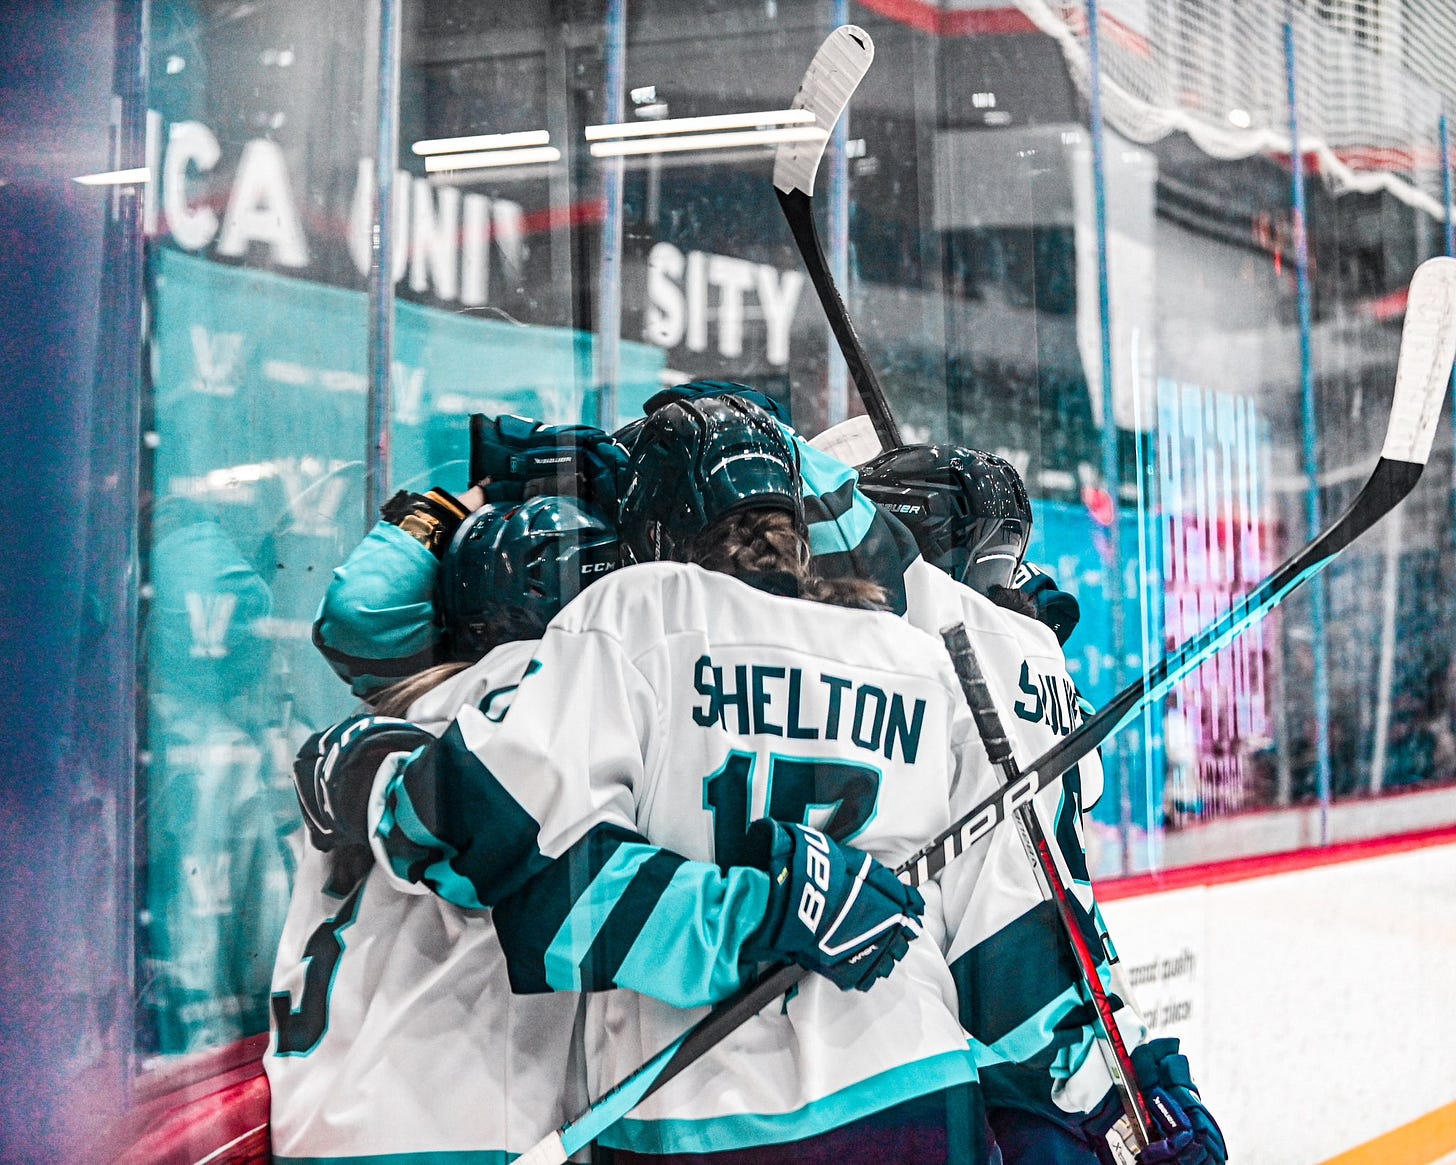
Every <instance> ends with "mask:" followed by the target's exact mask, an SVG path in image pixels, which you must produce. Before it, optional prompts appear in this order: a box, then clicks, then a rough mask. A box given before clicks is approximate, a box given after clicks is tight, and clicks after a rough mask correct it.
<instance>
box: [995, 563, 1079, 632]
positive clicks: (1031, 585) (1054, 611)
mask: <svg viewBox="0 0 1456 1165" xmlns="http://www.w3.org/2000/svg"><path fill="white" fill-rule="evenodd" d="M1011 581H1012V582H1013V583H1014V584H1015V585H1016V588H1017V590H1019V591H1020V592H1021V593H1022V594H1023V595H1025V596H1026V597H1027V598H1029V599H1030V600H1031V601H1032V602H1033V603H1035V604H1036V617H1037V619H1038V620H1039V621H1040V622H1042V623H1045V624H1046V625H1047V626H1048V627H1050V628H1051V629H1052V630H1053V631H1054V632H1056V636H1057V642H1058V643H1060V644H1061V645H1062V646H1063V647H1065V646H1066V645H1067V640H1068V639H1070V638H1071V637H1072V632H1073V631H1075V630H1076V629H1077V623H1078V622H1079V621H1080V620H1081V618H1082V608H1081V606H1080V605H1079V604H1078V602H1077V597H1076V596H1075V595H1069V594H1068V593H1067V592H1066V591H1063V590H1058V589H1057V584H1056V581H1055V580H1054V579H1053V578H1052V576H1051V575H1049V574H1047V572H1046V571H1044V570H1042V569H1041V568H1040V567H1038V566H1033V565H1032V564H1031V563H1029V562H1023V563H1022V564H1021V565H1020V566H1019V567H1017V568H1016V574H1015V576H1014V577H1013V578H1012V580H1011Z"/></svg>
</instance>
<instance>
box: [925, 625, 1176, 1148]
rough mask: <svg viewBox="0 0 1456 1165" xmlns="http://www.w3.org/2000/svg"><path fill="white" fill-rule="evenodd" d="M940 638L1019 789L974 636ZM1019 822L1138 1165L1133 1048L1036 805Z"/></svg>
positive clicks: (1118, 1134)
mask: <svg viewBox="0 0 1456 1165" xmlns="http://www.w3.org/2000/svg"><path fill="white" fill-rule="evenodd" d="M940 637H941V639H942V640H944V641H945V649H946V651H947V652H948V653H949V654H950V660H951V663H952V665H954V667H955V673H956V678H957V679H958V680H960V682H961V693H962V695H964V696H965V698H966V704H967V705H969V707H970V709H971V716H972V718H973V719H974V720H975V722H976V729H977V731H978V732H979V733H980V734H981V744H982V745H983V746H984V747H985V749H986V756H987V758H988V759H989V760H990V762H991V763H992V764H993V765H997V766H999V767H1000V769H1001V771H1002V772H1003V773H1005V774H1006V783H1007V784H1008V785H1014V784H1016V782H1017V781H1018V780H1020V778H1021V766H1020V765H1018V764H1017V763H1016V756H1015V754H1014V753H1013V752H1012V751H1011V741H1010V740H1009V739H1007V736H1006V729H1005V728H1004V727H1003V726H1002V724H1001V714H1000V713H999V712H997V711H996V704H995V702H994V701H993V700H992V699H991V691H990V689H989V688H988V687H987V686H986V676H985V673H984V672H983V671H982V670H981V661H980V660H979V659H977V658H976V649H975V648H974V647H972V646H971V639H970V636H969V635H967V634H966V625H965V624H964V623H957V624H955V625H954V626H952V627H946V628H943V629H942V630H941V633H940ZM1015 818H1016V832H1017V833H1018V834H1019V835H1020V836H1021V844H1022V846H1023V847H1024V848H1025V850H1026V856H1027V857H1028V858H1030V859H1031V864H1032V866H1033V867H1034V868H1035V869H1036V870H1038V871H1039V873H1040V875H1041V877H1040V879H1039V880H1040V882H1041V889H1042V892H1043V894H1044V895H1045V896H1046V898H1047V899H1048V900H1049V901H1050V902H1051V904H1052V906H1053V907H1054V908H1055V910H1056V913H1057V921H1058V922H1060V923H1061V926H1062V933H1063V934H1064V935H1065V937H1066V940H1067V946H1068V947H1069V948H1070V950H1071V953H1072V960H1073V962H1075V963H1076V964H1077V973H1078V975H1079V976H1080V978H1081V980H1082V986H1083V988H1084V989H1085V990H1086V992H1087V995H1088V996H1089V998H1090V1000H1091V1003H1092V1012H1093V1021H1092V1023H1093V1028H1094V1030H1095V1031H1096V1034H1097V1045H1098V1047H1099V1048H1101V1049H1102V1056H1103V1059H1104V1061H1105V1062H1106V1064H1107V1071H1108V1074H1109V1075H1110V1076H1111V1077H1112V1086H1113V1088H1114V1089H1115V1090H1116V1091H1117V1096H1118V1099H1119V1100H1120V1101H1121V1102H1122V1112H1123V1119H1122V1120H1120V1121H1118V1122H1117V1124H1115V1125H1114V1126H1113V1127H1112V1129H1110V1130H1109V1131H1108V1134H1107V1144H1108V1148H1109V1149H1110V1150H1111V1152H1112V1154H1113V1158H1114V1159H1115V1160H1116V1161H1118V1162H1119V1163H1120V1165H1137V1154H1138V1152H1139V1151H1140V1150H1142V1149H1144V1148H1146V1147H1147V1145H1148V1144H1149V1143H1150V1142H1151V1141H1152V1133H1151V1130H1152V1128H1153V1127H1154V1126H1153V1123H1152V1118H1151V1115H1150V1114H1149V1112H1148V1109H1147V1104H1146V1102H1145V1101H1144V1099H1143V1095H1142V1093H1141V1092H1140V1091H1138V1089H1137V1086H1136V1083H1135V1081H1136V1080H1137V1075H1136V1073H1135V1072H1134V1071H1133V1066H1132V1057H1131V1056H1129V1055H1128V1051H1127V1045H1126V1044H1125V1043H1124V1042H1123V1038H1122V1032H1121V1030H1120V1029H1119V1028H1118V1026H1117V1017H1116V1016H1115V1015H1114V1014H1113V1011H1112V1001H1111V1000H1110V999H1108V998H1107V989H1106V988H1105V987H1104V986H1103V985H1102V978H1101V976H1100V974H1099V973H1098V968H1097V959H1096V957H1095V956H1094V955H1093V954H1092V948H1091V947H1090V946H1089V945H1088V943H1087V936H1086V935H1085V934H1083V933H1082V926H1081V923H1080V922H1079V920H1078V919H1077V916H1076V914H1075V913H1074V912H1073V908H1072V896H1071V894H1070V893H1069V892H1068V890H1067V884H1066V882H1064V881H1063V880H1062V874H1061V871H1060V870H1058V869H1057V863H1056V859H1055V858H1054V857H1053V856H1052V848H1051V845H1050V843H1049V842H1048V841H1047V837H1046V831H1045V830H1044V829H1042V826H1041V819H1040V818H1039V817H1037V815H1036V808H1035V806H1034V805H1033V804H1032V803H1031V802H1025V803H1023V804H1021V805H1018V806H1017V808H1016V812H1015Z"/></svg>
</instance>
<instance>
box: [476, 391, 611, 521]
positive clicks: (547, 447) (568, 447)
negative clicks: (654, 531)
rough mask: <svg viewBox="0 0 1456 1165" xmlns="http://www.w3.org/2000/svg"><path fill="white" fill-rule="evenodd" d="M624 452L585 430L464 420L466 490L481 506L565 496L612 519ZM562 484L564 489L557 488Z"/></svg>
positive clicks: (513, 420) (521, 421) (506, 419)
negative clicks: (473, 490) (477, 493)
mask: <svg viewBox="0 0 1456 1165" xmlns="http://www.w3.org/2000/svg"><path fill="white" fill-rule="evenodd" d="M626 465H627V450H626V449H625V448H623V447H622V446H621V445H619V444H618V443H617V441H616V440H615V439H614V438H613V437H612V436H611V435H610V434H607V433H604V432H602V431H601V430H600V429H594V428H592V427H591V426H590V425H543V424H541V423H539V422H537V421H532V420H527V419H526V418H525V417H515V416H509V415H507V416H500V417H488V416H486V415H485V414H483V413H476V414H474V415H473V416H472V417H471V418H470V484H471V485H478V486H480V487H481V488H482V489H483V490H484V492H485V496H486V500H487V501H492V502H519V501H524V500H525V499H526V498H528V497H532V496H534V494H535V493H541V492H545V493H571V494H575V495H576V496H577V497H579V498H581V499H582V500H583V501H585V502H590V503H591V504H592V505H595V506H596V507H598V508H599V509H600V510H601V511H602V512H603V513H606V514H615V513H616V512H617V500H618V495H619V493H620V489H621V477H622V473H623V471H624V470H625V468H626ZM563 479H565V481H566V482H567V483H568V484H567V485H565V486H561V485H559V484H558V483H560V482H561V481H562V480H563Z"/></svg>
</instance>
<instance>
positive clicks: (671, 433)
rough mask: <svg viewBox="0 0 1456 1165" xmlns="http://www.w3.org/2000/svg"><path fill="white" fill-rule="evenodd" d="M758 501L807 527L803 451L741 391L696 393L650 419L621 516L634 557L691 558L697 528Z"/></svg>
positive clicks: (632, 462) (635, 452) (631, 466)
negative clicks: (801, 492) (801, 463)
mask: <svg viewBox="0 0 1456 1165" xmlns="http://www.w3.org/2000/svg"><path fill="white" fill-rule="evenodd" d="M751 507H770V508H775V509H780V510H785V511H787V512H788V513H789V514H791V515H792V516H793V519H794V522H795V524H796V525H797V526H798V527H799V529H800V530H802V529H803V528H804V505H803V502H802V500H801V499H800V496H799V455H798V452H797V450H795V448H794V446H793V443H792V442H791V441H790V440H789V438H788V437H787V436H785V435H784V431H783V430H782V429H780V428H779V426H778V425H777V424H776V423H775V422H774V421H773V419H772V418H771V417H770V416H769V415H768V414H767V413H766V412H764V411H763V410H762V409H761V408H759V407H758V406H757V405H754V404H751V403H750V402H748V401H746V400H743V399H741V398H740V397H736V396H720V397H697V398H686V399H683V400H676V401H672V402H671V403H669V404H665V405H663V406H662V407H661V408H659V409H657V410H655V411H654V412H653V413H652V415H651V416H649V417H648V418H647V420H646V422H645V423H644V424H643V426H642V429H641V431H640V432H639V433H638V435H637V439H636V441H635V442H634V444H633V446H632V456H631V458H630V459H629V460H628V462H627V485H626V487H625V488H624V489H623V491H622V510H621V513H620V515H619V516H618V521H617V527H618V529H619V530H620V531H621V534H622V546H623V548H624V550H625V552H626V556H627V557H629V558H630V559H631V560H632V561H635V562H656V561H659V560H662V559H669V560H673V561H677V562H683V561H686V560H687V558H688V556H689V554H690V553H691V543H692V540H693V539H694V538H695V537H696V536H697V535H699V534H701V533H702V532H703V531H704V530H706V529H707V528H708V527H709V526H711V525H712V524H713V523H714V522H716V521H718V519H720V518H723V517H725V516H726V515H728V514H731V513H734V512H736V511H738V510H743V509H748V508H751Z"/></svg>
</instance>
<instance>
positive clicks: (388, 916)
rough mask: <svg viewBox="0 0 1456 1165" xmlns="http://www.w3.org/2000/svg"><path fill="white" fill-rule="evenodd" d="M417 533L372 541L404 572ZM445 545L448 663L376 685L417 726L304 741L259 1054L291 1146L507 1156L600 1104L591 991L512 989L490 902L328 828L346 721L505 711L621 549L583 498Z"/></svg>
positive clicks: (348, 1155)
mask: <svg viewBox="0 0 1456 1165" xmlns="http://www.w3.org/2000/svg"><path fill="white" fill-rule="evenodd" d="M447 496H448V495H447ZM451 500H452V501H453V499H451ZM429 501H430V502H431V504H439V499H438V498H436V499H429ZM395 508H396V511H398V509H399V506H398V503H396V507H395ZM406 524H407V525H408V524H410V523H408V522H407V523H406ZM388 525H389V526H390V527H391V528H392V529H399V528H400V527H398V526H397V525H395V524H394V523H389V524H388ZM414 525H416V526H417V528H419V529H421V530H425V529H427V528H430V529H433V528H435V527H433V526H431V525H429V524H426V523H422V522H417V523H414ZM386 537H388V536H386ZM403 545H405V549H404V550H403V551H400V550H399V549H398V547H396V546H393V545H392V544H391V543H390V542H389V541H386V540H384V539H382V538H381V539H376V540H375V542H374V543H373V544H371V545H370V546H369V550H368V554H369V556H370V558H373V559H375V560H379V559H382V560H383V561H384V562H385V563H386V564H390V565H394V566H401V569H402V570H408V568H409V566H410V564H411V563H412V562H414V561H415V560H414V558H413V557H412V556H411V554H410V552H409V549H408V546H411V545H420V544H419V543H416V542H414V541H412V540H409V541H407V543H405V544H403ZM442 556H443V562H442V563H441V564H440V569H439V572H438V573H439V576H440V577H439V580H438V591H439V602H438V607H439V609H440V612H441V615H442V618H441V632H442V635H443V639H442V641H441V643H440V645H439V649H438V651H437V650H435V649H434V648H433V647H432V650H431V657H432V658H434V657H435V656H437V655H438V656H440V657H444V658H447V659H448V660H449V662H446V663H443V664H441V665H439V666H436V667H432V668H429V669H427V670H425V671H423V672H421V673H419V674H417V675H415V676H414V677H412V678H410V679H407V680H405V681H403V682H401V683H399V684H396V685H394V686H393V687H391V688H389V689H387V690H386V691H384V692H382V693H375V698H376V702H377V703H376V709H377V711H379V712H381V713H384V714H385V716H386V717H387V716H406V715H407V716H409V717H410V718H411V720H412V721H413V722H414V723H413V724H407V723H405V722H404V721H401V720H390V719H387V718H382V717H381V718H374V717H362V718H354V719H351V720H349V721H346V722H345V724H344V725H343V726H342V727H341V729H337V730H334V731H332V732H330V733H326V734H322V735H321V736H316V737H314V738H313V740H311V741H310V742H309V745H308V746H306V747H305V750H304V753H303V754H302V755H301V756H300V761H299V766H298V772H297V775H298V776H299V777H300V778H301V782H300V784H299V791H300V801H301V803H302V805H303V806H304V808H305V819H306V821H307V823H308V824H309V831H308V832H309V844H306V845H305V846H304V853H303V856H302V860H301V862H300V868H299V872H298V876H297V879H296V881H295V886H294V892H293V898H292V902H291V905H290V907H289V913H288V920H287V925H286V927H285V929H284V933H283V939H282V942H281V944H280V948H279V953H278V958H277V962H276V966H275V968H274V976H273V996H272V1018H273V1025H272V1027H273V1039H272V1041H271V1043H270V1046H269V1049H268V1053H267V1055H266V1056H265V1057H264V1067H265V1069H266V1070H267V1073H268V1077H269V1082H270V1085H271V1092H272V1120H271V1125H272V1144H273V1151H274V1153H275V1154H276V1155H277V1158H278V1159H279V1160H288V1161H299V1162H323V1161H328V1162H336V1161H347V1160H356V1159H365V1158H368V1159H370V1160H379V1157H378V1156H377V1155H378V1154H401V1155H407V1156H408V1157H409V1159H410V1160H425V1159H430V1160H434V1159H436V1158H435V1157H434V1156H432V1155H433V1154H461V1155H469V1156H470V1158H471V1159H475V1158H476V1157H480V1158H481V1159H484V1157H485V1155H492V1156H491V1159H493V1160H494V1159H497V1158H499V1159H501V1160H505V1159H508V1157H509V1156H511V1155H514V1154H518V1153H520V1152H522V1151H524V1150H525V1149H526V1148H528V1147H529V1146H530V1145H532V1144H533V1143H535V1141H536V1140H538V1139H539V1138H540V1137H541V1136H542V1135H543V1134H544V1133H545V1132H547V1131H548V1130H549V1129H551V1128H554V1127H555V1126H556V1125H558V1124H559V1123H560V1122H561V1121H562V1120H564V1119H566V1118H567V1117H568V1116H570V1115H574V1113H575V1112H576V1111H578V1110H579V1108H580V1107H581V1105H582V1104H583V1103H584V1102H585V1069H584V1066H583V1064H582V1061H581V1057H580V1052H579V1038H578V1033H577V1019H578V1010H579V1001H578V998H577V997H576V996H575V995H573V994H571V993H566V992H563V993H561V994H559V995H548V996H520V995H512V994H511V992H510V986H509V982H508V980H507V977H506V974H505V964H504V956H503V954H502V953H501V949H500V943H499V940H498V939H497V938H496V934H495V928H494V925H493V923H492V921H491V919H490V916H489V914H488V912H485V911H480V910H466V909H461V908H460V907H459V906H456V905H453V904H451V903H449V902H446V901H444V900H443V899H442V898H440V897H438V896H436V895H433V894H429V893H425V892H423V891H422V888H421V887H420V886H418V885H417V884H415V883H413V882H410V881H408V880H406V879H402V878H399V877H396V876H395V875H394V874H393V873H392V871H391V870H390V868H389V867H388V866H387V865H385V864H376V863H375V862H374V860H373V855H372V854H371V853H370V850H369V847H368V844H367V842H364V841H363V840H362V837H361V838H358V839H354V840H353V841H350V840H349V839H344V838H340V837H339V836H337V835H336V834H335V833H334V832H333V831H332V829H331V828H330V825H329V813H328V810H327V808H326V807H325V805H324V804H323V803H321V802H320V801H319V791H318V787H317V785H316V783H315V777H316V773H317V771H320V770H322V769H324V768H325V767H326V766H327V764H328V762H329V759H330V757H331V755H334V754H337V752H339V751H340V750H341V749H342V747H343V746H344V744H345V742H346V741H347V740H348V739H350V738H351V737H352V738H354V739H357V740H358V741H360V742H361V743H362V744H363V745H364V748H363V750H362V751H358V750H356V752H355V753H354V754H353V755H354V759H355V760H356V761H357V762H359V763H361V764H362V763H365V762H364V761H363V754H364V753H365V752H367V753H370V754H372V755H376V756H382V755H384V753H387V752H388V751H390V750H391V749H392V748H394V747H396V746H398V747H402V748H406V749H413V748H415V747H418V745H419V743H420V742H421V740H422V739H429V738H430V737H428V736H423V737H422V736H421V729H423V730H425V732H427V733H440V732H443V731H444V730H445V729H446V728H447V727H448V726H449V724H450V722H451V720H452V718H453V717H454V715H455V713H456V712H457V711H458V709H459V708H460V707H461V706H462V705H465V704H470V705H472V706H476V705H481V706H484V707H486V708H487V709H488V711H489V714H490V715H493V716H498V715H499V714H500V712H501V711H502V710H503V709H504V708H505V707H506V706H507V705H508V704H509V699H510V695H511V693H512V692H513V691H514V688H515V685H516V684H517V683H518V682H519V680H520V677H521V675H522V674H523V673H524V672H525V670H526V668H527V667H528V665H529V663H530V660H531V656H532V653H533V651H534V649H535V641H536V639H537V638H538V637H539V635H540V633H541V631H542V629H543V628H544V627H545V625H546V622H547V620H549V618H550V617H551V616H552V615H553V614H555V612H556V611H557V610H559V609H560V608H561V606H562V605H563V603H564V602H565V601H566V600H568V599H569V598H571V597H572V596H574V595H575V594H576V593H577V591H578V590H579V589H580V588H581V587H582V586H584V585H586V584H588V583H590V582H592V581H594V580H595V579H597V578H599V577H602V576H603V575H604V574H605V573H606V572H607V571H610V570H611V569H613V568H615V566H616V565H617V561H618V558H617V536H616V531H615V529H614V528H613V527H612V526H611V524H610V523H608V522H606V521H605V520H604V519H602V518H601V517H600V516H598V515H596V514H595V513H593V512H592V511H591V510H589V509H587V508H586V507H584V506H582V505H580V504H578V503H577V502H575V501H573V500H571V499H569V498H555V497H543V498H537V499H534V500H533V501H530V502H527V503H526V504H524V505H520V506H515V505H509V504H502V505H491V506H487V507H485V508H484V509H481V510H478V511H477V512H476V513H475V514H473V515H472V516H471V517H470V518H469V519H467V520H466V521H465V523H464V524H463V525H462V526H461V527H460V528H459V532H458V536H457V537H455V538H454V539H453V542H452V543H451V545H450V546H449V547H448V549H446V550H445V551H443V552H442ZM365 561H366V564H367V562H368V560H367V559H366V560H365ZM435 561H436V560H435V559H434V558H433V556H431V557H430V562H431V563H432V564H433V563H434V562H435ZM401 564H402V565H401ZM429 573H430V575H431V582H432V584H433V583H434V574H435V573H436V572H434V571H430V572H429ZM366 577H367V575H366ZM398 577H399V575H398V574H395V573H391V574H389V575H387V576H386V578H387V579H397V578H398ZM435 606H436V604H435V602H434V601H433V599H432V601H431V603H430V607H431V609H432V610H433V609H434V607H435ZM476 660H479V661H480V662H478V663H474V661H476ZM472 663H474V666H471V664H472ZM381 750H382V751H381ZM400 1159H403V1157H401V1158H400ZM440 1159H443V1158H440ZM452 1159H453V1158H452Z"/></svg>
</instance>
